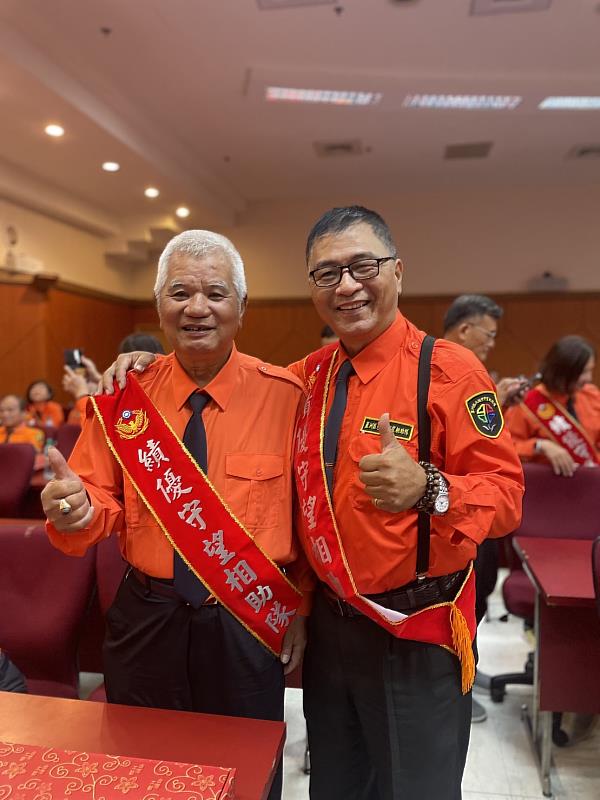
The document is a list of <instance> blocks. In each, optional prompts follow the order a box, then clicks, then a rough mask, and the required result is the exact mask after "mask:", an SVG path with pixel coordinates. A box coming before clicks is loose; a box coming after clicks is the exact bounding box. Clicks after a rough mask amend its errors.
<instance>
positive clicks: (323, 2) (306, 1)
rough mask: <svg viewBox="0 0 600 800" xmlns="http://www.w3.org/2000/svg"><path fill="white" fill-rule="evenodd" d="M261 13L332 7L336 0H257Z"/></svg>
mask: <svg viewBox="0 0 600 800" xmlns="http://www.w3.org/2000/svg"><path fill="white" fill-rule="evenodd" d="M256 2H257V5H258V7H259V9H260V10H261V11H270V10H271V9H272V8H300V7H301V6H332V5H333V4H334V3H335V2H336V0H256Z"/></svg>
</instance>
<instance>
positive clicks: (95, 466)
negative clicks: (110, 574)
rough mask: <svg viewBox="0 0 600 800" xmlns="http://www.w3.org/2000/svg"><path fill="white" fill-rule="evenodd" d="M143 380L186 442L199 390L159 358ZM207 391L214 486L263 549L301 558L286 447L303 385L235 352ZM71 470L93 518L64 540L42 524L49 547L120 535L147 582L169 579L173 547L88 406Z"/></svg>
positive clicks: (299, 570)
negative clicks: (150, 578) (192, 398)
mask: <svg viewBox="0 0 600 800" xmlns="http://www.w3.org/2000/svg"><path fill="white" fill-rule="evenodd" d="M139 381H140V384H141V386H142V387H143V388H144V390H145V391H146V393H147V394H148V396H149V397H150V399H151V400H152V402H153V403H154V404H155V406H156V407H157V408H158V409H159V411H161V412H162V414H163V416H164V417H165V418H166V420H167V421H168V422H169V423H170V425H171V426H172V428H173V430H174V431H175V433H176V434H177V436H179V438H181V439H182V438H183V433H184V430H185V426H186V424H187V422H188V420H189V418H190V416H191V410H190V408H189V407H188V405H187V399H188V397H189V395H190V394H191V393H192V392H193V391H194V390H195V389H197V386H196V384H195V383H194V382H193V381H192V379H191V378H190V377H189V376H188V375H187V373H186V372H185V371H184V369H183V368H182V367H181V365H180V363H179V362H178V361H177V358H176V357H175V355H174V354H171V355H168V356H166V357H164V358H159V359H158V360H157V361H155V362H154V363H153V364H152V366H151V367H149V368H148V369H147V370H146V372H144V373H143V374H142V375H140V376H139ZM204 391H205V392H207V393H208V394H209V395H210V398H211V402H209V403H208V404H207V406H206V407H205V409H204V411H203V414H202V419H203V421H204V426H205V428H206V438H207V449H208V476H209V478H210V481H211V482H212V484H213V485H214V487H215V488H216V490H217V491H218V492H219V493H220V495H221V497H223V499H224V500H225V502H226V503H227V505H228V506H229V508H230V509H231V511H232V512H233V513H234V514H235V515H236V516H237V518H238V519H239V520H240V521H241V522H242V523H243V524H244V526H245V527H246V529H247V530H248V531H249V532H250V533H251V534H252V536H253V537H254V538H255V539H256V542H257V543H258V544H259V545H260V546H261V547H262V549H263V550H264V551H265V552H266V553H267V554H268V555H269V556H270V557H271V558H272V559H273V560H274V561H276V562H277V563H278V564H279V565H286V564H291V563H292V562H294V561H296V559H297V558H298V554H299V552H300V549H299V546H298V543H297V541H296V540H295V537H294V536H293V534H292V483H293V476H292V445H293V435H294V427H295V419H296V413H297V409H298V405H299V403H300V401H301V400H302V399H303V396H304V394H303V390H302V384H301V382H300V381H299V380H297V378H295V377H293V376H292V375H290V373H289V372H287V370H285V369H283V368H282V367H274V366H271V365H270V364H265V363H263V362H262V361H259V360H258V359H256V358H252V357H250V356H246V355H243V354H242V353H239V352H238V351H237V349H236V348H235V346H234V348H233V350H232V353H231V356H230V358H229V360H228V361H227V363H226V364H225V366H224V367H223V368H222V369H221V371H220V372H219V373H218V375H217V376H216V377H215V378H214V379H213V380H212V381H211V382H210V383H209V384H208V385H207V386H206V387H205V388H204ZM69 464H70V466H71V468H72V469H73V470H74V471H75V472H76V473H77V474H78V475H79V476H80V477H81V478H82V480H83V482H84V484H85V487H86V489H87V491H88V494H89V497H90V500H91V503H92V505H93V506H94V508H95V510H96V513H95V516H94V518H93V520H92V522H91V524H90V526H89V528H87V529H85V530H83V531H81V532H78V533H66V534H62V533H59V532H58V531H57V530H56V529H55V528H54V527H53V526H52V525H50V524H48V526H47V528H48V535H49V537H50V540H51V542H52V543H53V544H54V545H55V546H56V547H58V548H59V549H60V550H62V551H64V552H65V553H70V554H73V555H82V554H83V553H84V552H85V551H86V549H87V548H88V547H89V546H90V545H92V544H94V542H97V541H99V540H100V539H102V538H103V537H105V536H108V535H110V534H111V533H113V532H114V533H118V535H119V541H120V545H121V551H122V553H123V557H124V558H125V559H126V560H127V561H128V562H129V563H130V564H132V565H133V566H135V567H137V568H138V569H140V570H142V571H143V572H145V573H147V574H148V575H153V576H155V577H159V578H171V577H172V576H173V548H172V547H171V545H170V544H169V542H168V540H167V539H166V537H165V535H164V534H163V533H162V531H161V530H160V528H159V527H158V526H157V524H156V523H155V521H154V518H153V517H152V515H151V514H150V512H149V511H148V509H147V508H146V506H145V505H144V503H143V501H142V500H141V499H140V497H139V495H138V494H137V492H136V491H135V489H134V488H133V486H132V485H131V483H130V482H129V481H128V479H127V478H126V477H124V476H123V474H122V471H121V468H120V467H119V465H118V464H117V462H116V460H115V459H114V458H113V456H112V454H111V452H110V451H109V449H108V446H107V444H106V441H105V438H104V434H103V432H102V429H101V427H100V424H99V422H98V420H97V419H96V416H95V414H94V411H93V408H92V405H91V403H89V404H88V406H87V412H86V419H85V421H84V425H83V430H82V433H81V436H80V438H79V440H78V442H77V444H76V446H75V449H74V450H73V453H72V455H71V458H70V459H69ZM289 572H290V575H291V578H292V580H293V581H295V582H296V583H297V584H298V585H299V586H300V588H301V589H302V590H306V589H309V588H311V587H312V583H313V578H312V573H311V572H310V570H309V569H308V566H307V564H306V561H305V559H304V558H303V557H302V558H301V559H300V562H299V563H298V564H296V565H295V567H292V568H291V569H290V571H289ZM303 609H304V601H303Z"/></svg>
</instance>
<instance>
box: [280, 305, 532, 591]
mask: <svg viewBox="0 0 600 800" xmlns="http://www.w3.org/2000/svg"><path fill="white" fill-rule="evenodd" d="M424 336H425V334H424V333H423V332H422V331H419V330H418V329H417V328H416V327H415V326H414V325H412V324H411V323H410V322H408V321H407V320H406V319H405V318H404V317H403V316H402V315H401V314H398V316H397V317H396V320H395V322H394V323H393V324H392V325H391V326H390V327H389V328H388V329H387V330H386V331H385V332H384V333H382V334H381V335H380V336H379V337H378V338H377V339H376V340H375V341H373V342H371V344H369V345H367V347H365V348H364V349H363V350H361V352H360V353H358V355H357V356H355V357H354V358H353V359H352V364H353V366H354V369H355V370H356V375H352V376H351V377H350V380H349V384H348V403H347V406H346V413H345V415H344V420H343V423H342V428H341V431H340V437H339V440H338V458H337V463H336V469H335V479H334V481H335V482H334V496H333V506H334V512H335V516H336V519H337V523H338V527H339V531H340V535H341V538H342V543H343V546H344V549H345V551H346V556H347V558H348V563H349V566H350V569H351V571H352V574H353V576H354V579H355V582H356V585H357V588H358V590H359V592H361V593H362V594H373V593H378V592H385V591H388V590H390V589H394V588H397V587H400V586H403V585H404V584H407V583H410V582H411V581H413V580H414V579H415V567H416V541H417V513H416V512H415V511H412V510H408V511H404V512H401V513H397V514H391V513H387V512H382V511H379V510H378V509H376V508H375V506H374V505H373V503H372V501H371V498H370V497H369V495H367V494H366V492H365V491H364V487H363V484H362V483H361V482H360V480H359V477H358V476H359V468H358V462H359V461H360V459H361V458H362V457H363V456H364V455H367V454H368V453H378V452H381V445H380V436H379V435H378V434H377V433H373V432H363V431H362V430H361V429H362V428H363V427H369V425H368V423H367V425H366V426H365V420H366V419H370V420H378V419H379V417H380V416H381V415H382V414H383V413H385V412H386V411H387V412H389V414H390V419H391V420H392V421H394V422H400V423H404V424H405V425H408V426H412V434H411V436H410V440H409V441H402V442H401V443H402V445H403V446H404V447H406V449H407V450H408V452H409V453H410V455H411V456H412V457H413V458H414V459H415V460H418V458H417V366H418V359H419V350H420V346H421V342H422V340H423V338H424ZM341 352H342V359H344V358H346V357H347V356H346V354H345V352H344V350H343V348H342V349H341ZM291 369H292V370H293V371H294V372H295V373H296V374H298V375H302V376H303V377H306V376H304V374H303V372H304V362H297V363H296V364H294V365H292V367H291ZM333 378H335V374H334V376H333ZM490 391H491V392H493V391H494V385H493V383H492V382H491V380H490V378H489V376H488V373H487V371H486V370H485V369H484V367H483V366H482V364H481V362H480V361H479V360H478V359H477V358H476V357H475V356H474V355H473V353H471V352H470V351H468V350H467V349H465V348H464V347H461V346H459V345H456V344H453V343H452V342H447V341H445V340H443V339H438V340H437V341H436V343H435V348H434V351H433V358H432V370H431V387H430V392H429V414H430V418H431V461H432V463H433V464H435V465H436V466H437V467H438V468H439V469H440V470H441V471H442V472H443V474H444V475H445V477H446V479H447V480H448V482H449V484H450V490H449V492H450V508H449V510H448V512H447V513H446V514H444V515H443V516H439V517H435V516H433V517H432V518H431V555H430V570H429V574H430V575H433V576H437V575H445V574H448V573H450V572H455V571H457V570H459V569H462V568H463V567H465V566H466V565H467V564H468V562H469V561H470V560H472V559H473V558H474V557H475V555H476V550H477V545H478V544H480V543H481V542H482V541H483V540H484V539H485V538H486V537H487V536H492V537H496V536H503V535H504V534H506V533H509V532H510V531H513V530H514V529H515V528H516V527H517V526H518V524H519V521H520V518H521V500H522V495H523V474H522V469H521V465H520V462H519V459H518V457H517V454H516V452H515V449H514V447H513V444H512V442H511V439H510V436H509V434H508V433H507V432H506V431H504V430H502V432H501V433H500V435H499V436H497V438H489V437H488V436H487V435H484V434H482V433H480V431H479V430H478V429H477V427H476V425H475V422H474V421H473V419H472V418H471V416H470V414H469V411H468V409H467V405H466V401H467V400H468V399H469V398H471V397H472V396H473V395H476V394H478V393H479V392H486V393H489V392H490ZM333 394H334V391H333V389H331V390H330V393H329V398H328V400H329V404H331V402H332V400H333ZM498 413H500V412H499V411H498ZM306 552H307V554H308V555H309V559H310V558H311V557H312V553H311V549H310V547H309V543H306Z"/></svg>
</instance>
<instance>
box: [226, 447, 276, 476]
mask: <svg viewBox="0 0 600 800" xmlns="http://www.w3.org/2000/svg"><path fill="white" fill-rule="evenodd" d="M225 472H226V473H227V474H228V475H231V476H233V477H234V478H246V480H252V481H266V480H268V479H269V478H277V477H278V476H279V475H283V456H277V455H272V454H268V453H267V454H259V455H257V454H255V453H229V454H228V455H226V456H225Z"/></svg>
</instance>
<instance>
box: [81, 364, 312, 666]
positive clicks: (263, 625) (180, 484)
mask: <svg viewBox="0 0 600 800" xmlns="http://www.w3.org/2000/svg"><path fill="white" fill-rule="evenodd" d="M90 399H91V401H92V405H93V407H94V411H95V412H96V416H97V417H98V420H99V421H100V424H101V425H102V429H103V431H104V435H105V437H106V441H107V444H108V446H109V448H110V450H111V451H112V453H113V455H114V456H115V458H116V459H117V461H118V462H119V464H120V466H121V468H122V469H123V472H124V473H125V475H127V477H128V478H129V480H130V481H131V483H132V484H133V486H134V487H135V489H136V491H137V492H138V494H139V495H140V497H141V498H142V500H143V502H144V504H145V505H146V507H147V508H148V510H149V511H150V513H151V514H152V516H153V517H154V519H155V520H156V524H157V525H158V526H159V528H160V529H161V530H162V532H163V533H164V534H165V536H166V537H167V539H168V540H169V542H170V543H171V545H172V546H173V548H174V549H175V550H177V552H178V553H179V555H180V556H181V557H182V558H183V560H184V561H185V562H186V564H187V565H188V566H189V567H191V569H192V570H193V571H194V573H195V575H196V576H197V577H198V579H199V580H201V581H202V583H203V584H204V585H205V586H206V588H207V589H208V590H209V591H210V592H211V594H213V595H214V596H215V597H216V598H217V600H218V601H219V602H220V603H221V604H222V605H223V606H224V607H225V608H226V609H227V610H228V611H229V612H230V613H231V614H233V616H234V617H236V619H237V620H238V621H239V622H240V623H241V624H242V625H243V626H244V627H245V628H246V629H247V630H248V631H250V633H251V634H252V635H253V636H254V637H255V638H256V639H258V640H259V641H260V642H262V644H264V645H265V646H266V647H268V648H269V650H271V651H272V652H273V653H275V655H279V654H280V652H281V645H282V640H283V636H284V634H285V631H286V629H287V627H288V626H289V623H290V618H291V617H292V616H293V615H294V614H295V613H296V611H297V609H298V606H299V605H300V599H301V596H302V595H301V593H300V592H299V591H298V589H296V587H295V586H294V585H293V584H292V583H290V581H289V580H288V579H287V578H286V577H285V575H284V574H283V573H282V572H281V570H280V569H279V568H278V567H277V565H276V564H275V563H274V562H273V561H272V560H271V559H270V558H269V557H268V556H267V555H266V553H264V552H263V551H262V550H261V549H260V547H259V546H258V545H257V544H256V542H255V541H254V540H253V539H252V536H251V535H250V534H249V533H248V531H247V530H246V529H245V528H244V526H243V525H242V524H241V522H239V520H237V519H236V518H235V517H234V515H233V513H232V512H231V511H230V510H229V508H228V507H227V505H226V504H225V502H224V500H223V499H222V498H221V497H220V496H219V494H218V493H217V491H216V490H215V488H214V486H213V485H212V484H211V483H210V481H209V480H208V478H207V477H206V475H205V474H204V473H203V472H202V470H201V469H200V467H199V466H198V464H197V463H196V461H195V460H194V458H193V457H192V456H191V455H190V453H189V452H188V450H187V449H186V448H185V446H184V445H183V444H182V442H181V441H180V440H179V439H178V438H177V436H176V435H175V433H174V432H173V430H172V428H171V426H170V425H169V423H168V422H167V421H166V420H165V419H164V417H163V416H162V414H161V413H160V412H159V411H158V409H157V408H156V407H155V406H154V404H153V403H152V402H151V400H150V398H149V397H148V395H147V394H146V393H145V392H144V391H143V389H142V388H141V386H140V385H139V383H138V381H137V378H136V377H135V375H134V374H133V373H132V372H129V373H128V374H127V384H126V386H125V389H123V391H117V392H116V393H115V394H113V395H102V396H99V397H92V398H90ZM139 437H141V438H139Z"/></svg>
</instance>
